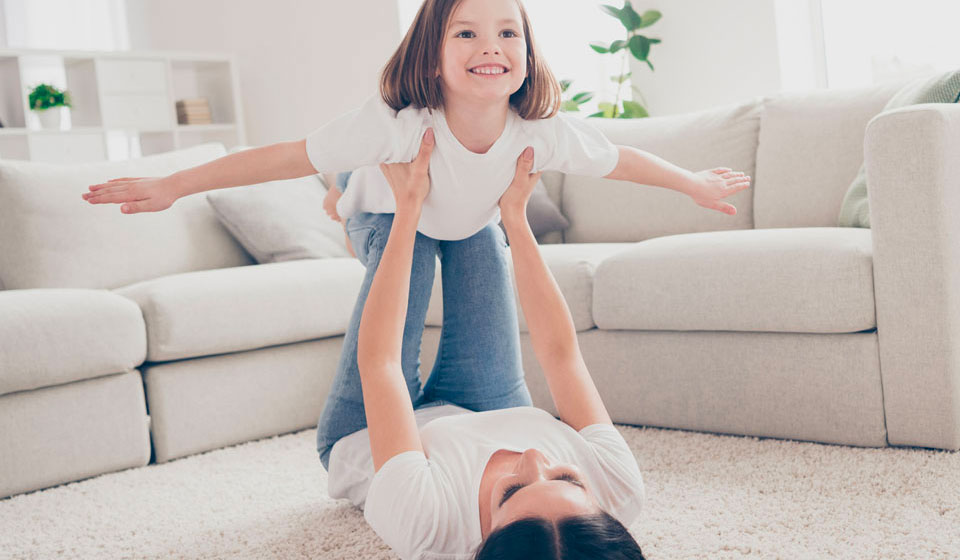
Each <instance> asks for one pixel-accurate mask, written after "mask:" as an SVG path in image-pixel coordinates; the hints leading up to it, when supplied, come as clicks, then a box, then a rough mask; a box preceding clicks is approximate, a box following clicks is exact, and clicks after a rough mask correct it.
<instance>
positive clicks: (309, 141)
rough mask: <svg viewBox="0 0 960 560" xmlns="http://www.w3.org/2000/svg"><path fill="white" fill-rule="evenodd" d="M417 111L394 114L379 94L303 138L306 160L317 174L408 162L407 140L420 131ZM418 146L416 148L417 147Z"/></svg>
mask: <svg viewBox="0 0 960 560" xmlns="http://www.w3.org/2000/svg"><path fill="white" fill-rule="evenodd" d="M420 121H422V117H421V115H420V112H419V111H418V110H416V109H413V108H411V107H408V108H405V109H403V110H401V111H399V112H398V111H394V110H393V108H391V107H390V106H389V105H387V104H386V103H385V102H384V101H383V98H382V97H380V95H373V96H371V97H370V98H368V99H367V100H366V101H365V102H364V103H363V105H361V106H360V107H359V108H357V109H354V110H353V111H350V112H349V113H346V114H344V115H341V116H340V117H337V118H336V119H334V120H332V121H330V122H328V123H327V124H325V125H323V126H321V127H320V128H318V129H316V130H314V131H313V132H311V133H310V134H308V135H307V137H306V145H307V158H308V159H309V160H310V163H311V164H312V165H313V167H314V168H315V169H316V170H317V172H318V173H339V172H342V171H353V170H354V169H357V168H358V167H363V166H366V165H378V164H380V163H395V162H398V161H408V159H409V158H408V159H403V156H404V155H406V154H407V153H408V152H409V151H410V139H411V138H413V137H416V138H419V137H418V136H416V134H415V133H416V131H417V130H419V129H420V128H421V124H422V123H421V122H420ZM418 147H419V146H418Z"/></svg>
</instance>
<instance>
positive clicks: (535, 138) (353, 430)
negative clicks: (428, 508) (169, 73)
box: [84, 0, 749, 542]
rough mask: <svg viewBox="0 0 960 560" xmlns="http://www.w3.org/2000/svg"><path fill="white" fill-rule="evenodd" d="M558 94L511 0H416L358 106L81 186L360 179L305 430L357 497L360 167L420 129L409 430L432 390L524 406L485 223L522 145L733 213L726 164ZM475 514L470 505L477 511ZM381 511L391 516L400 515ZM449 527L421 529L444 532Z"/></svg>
mask: <svg viewBox="0 0 960 560" xmlns="http://www.w3.org/2000/svg"><path fill="white" fill-rule="evenodd" d="M559 103H560V88H559V85H558V84H557V82H556V80H555V79H554V77H553V75H552V74H551V73H550V71H549V69H548V68H547V66H546V64H545V63H544V62H543V60H542V57H541V55H540V53H539V52H538V51H537V49H536V45H535V43H534V40H533V37H532V35H531V32H530V26H529V23H528V20H527V17H526V13H525V12H524V10H523V6H522V5H521V4H520V2H519V1H518V0H425V2H424V4H423V5H422V6H421V8H420V11H419V12H418V14H417V16H416V18H415V21H414V23H413V25H412V26H411V28H410V30H409V31H408V33H407V35H406V37H405V38H404V40H403V42H402V43H401V45H400V47H399V48H398V50H397V52H396V53H395V54H394V56H393V57H392V58H391V60H390V61H389V62H388V63H387V65H386V67H385V68H384V71H383V74H382V76H381V94H380V95H379V96H374V97H372V98H370V99H369V100H368V101H367V102H366V103H365V104H364V105H363V106H362V107H361V108H360V109H359V110H356V111H353V112H351V113H348V114H347V115H345V116H343V117H340V118H339V119H336V120H334V121H332V122H331V123H328V124H327V125H325V126H323V127H321V128H320V129H317V130H316V131H314V132H312V133H311V134H310V135H308V136H307V138H306V139H303V140H300V141H294V142H286V143H280V144H274V145H270V146H265V147H262V148H257V149H252V150H246V151H243V152H239V153H236V154H231V155H228V156H225V157H223V158H220V159H217V160H214V161H212V162H209V163H207V164H204V165H200V166H197V167H194V168H191V169H187V170H184V171H181V172H179V173H175V174H173V175H170V176H168V177H161V178H146V179H145V178H123V179H115V180H112V181H109V182H107V183H104V184H101V185H94V186H91V187H90V190H91V192H90V193H85V194H84V198H85V199H87V200H88V201H89V202H91V203H94V204H97V203H122V205H123V206H122V207H121V210H122V211H123V212H126V213H136V212H151V211H159V210H163V209H166V208H168V207H170V205H172V204H173V203H174V201H176V199H177V198H179V197H182V196H187V195H190V194H194V193H198V192H202V191H205V190H210V189H215V188H224V187H232V186H239V185H248V184H255V183H262V182H266V181H271V180H278V179H287V178H294V177H301V176H304V175H310V174H315V173H319V172H325V173H335V172H340V171H350V170H354V169H358V168H366V169H367V176H366V178H365V180H364V181H362V182H360V183H358V184H357V185H356V186H357V187H360V188H350V189H347V191H346V192H345V193H344V194H343V196H342V198H340V200H339V201H337V211H338V212H339V214H340V216H342V217H343V218H344V219H345V226H346V229H347V233H348V235H349V238H350V241H351V244H352V246H353V249H354V250H355V251H356V253H357V256H358V257H360V259H361V261H362V262H364V264H365V265H366V266H367V275H366V277H365V279H364V282H363V285H362V286H361V291H360V295H359V297H358V300H357V303H356V306H355V308H354V314H353V317H352V318H351V321H350V324H349V326H348V328H347V332H346V335H345V338H344V347H343V352H342V354H341V357H340V363H339V364H338V370H337V374H336V377H335V379H334V382H333V385H332V387H331V390H330V394H329V395H328V398H327V402H326V406H325V407H324V411H323V414H322V417H321V419H320V422H319V425H318V432H317V439H318V441H317V446H318V451H319V452H320V457H321V461H322V462H323V465H324V467H326V468H327V469H328V471H329V473H330V476H329V484H330V493H331V495H332V496H335V497H350V498H351V499H354V501H355V502H362V500H363V497H364V496H365V495H366V486H365V485H369V477H366V478H365V473H364V472H363V471H362V470H361V471H357V470H356V469H355V468H354V466H355V465H356V464H357V462H356V461H355V459H356V460H359V459H357V456H356V452H357V451H356V450H357V449H360V450H363V449H364V447H365V443H364V445H356V440H357V439H361V440H362V437H365V436H366V432H362V430H363V428H365V427H366V426H367V419H366V416H367V415H368V414H370V413H371V410H370V407H369V404H370V402H371V400H370V399H369V398H367V399H365V398H364V397H367V395H366V394H365V392H364V391H362V390H361V381H360V374H359V365H358V353H357V344H358V338H359V337H358V333H359V326H360V320H361V317H362V313H363V310H364V307H365V301H366V298H367V294H368V292H369V291H370V286H371V284H372V282H373V279H374V276H375V273H376V270H377V267H378V265H379V261H380V254H381V253H382V252H383V250H384V247H385V246H386V243H387V240H388V238H389V237H390V235H391V228H392V224H393V220H394V213H395V212H396V210H397V205H396V201H395V199H394V197H393V193H392V191H391V189H390V185H389V183H388V182H387V180H386V178H385V177H384V175H383V170H382V169H379V168H376V167H373V168H371V167H370V166H376V165H378V164H381V163H398V162H408V161H410V160H412V159H413V157H414V156H415V155H416V154H417V149H418V146H419V143H420V141H421V139H422V138H423V137H424V135H425V133H428V132H429V137H430V138H431V139H433V138H435V149H433V150H432V152H431V156H430V158H431V161H430V166H429V173H430V183H431V185H432V186H431V188H430V190H429V193H428V194H427V195H426V198H425V199H424V200H423V203H422V206H421V211H420V212H419V214H418V216H419V217H418V221H417V224H416V226H417V227H416V229H417V233H416V235H415V236H414V238H413V239H414V251H413V257H412V264H411V266H412V270H411V275H412V276H411V278H412V281H411V282H410V285H409V292H408V294H407V295H408V297H407V300H406V302H407V306H406V319H405V323H404V329H403V339H402V346H401V352H400V355H399V357H398V360H399V366H400V368H401V370H402V371H403V374H404V384H405V386H406V389H407V393H408V398H409V400H410V402H411V404H412V407H413V408H414V409H415V410H416V411H417V422H418V424H420V425H422V426H424V427H425V429H426V428H427V427H426V422H427V421H428V420H430V419H432V418H435V417H436V416H442V415H444V413H445V412H448V411H449V410H448V409H447V408H445V407H444V406H443V405H444V404H445V403H448V402H451V403H456V404H457V405H460V406H461V407H463V408H465V409H469V410H472V411H486V410H498V409H503V408H509V407H517V406H526V405H530V404H531V401H530V396H529V392H528V391H527V388H526V384H525V383H524V378H523V371H522V367H521V360H520V349H519V335H518V328H517V317H516V308H515V302H514V295H513V286H512V283H511V280H510V275H509V266H508V262H507V259H508V258H509V257H508V256H507V252H506V250H505V249H506V240H505V239H504V236H503V234H502V232H501V230H500V228H499V227H497V226H496V225H495V224H496V222H497V218H498V215H499V214H500V206H499V205H498V201H499V200H500V198H501V196H502V195H503V193H504V191H505V190H506V189H507V187H508V186H509V184H510V181H511V178H512V177H513V176H514V170H515V166H514V163H515V161H516V158H517V157H518V155H519V154H520V152H521V151H522V150H523V149H524V148H525V147H526V146H532V147H533V148H534V159H533V161H532V163H531V169H532V170H535V171H541V170H544V169H557V170H560V171H563V172H567V173H574V174H579V175H592V176H602V177H607V178H610V179H618V180H629V181H634V182H637V183H641V184H645V185H655V186H662V187H666V188H672V189H675V190H678V191H679V192H683V193H685V194H687V195H689V196H690V197H691V198H692V199H693V200H694V201H695V202H696V203H697V204H699V205H701V206H704V207H707V208H712V209H715V210H719V211H722V212H725V213H728V214H734V213H736V209H735V208H734V207H733V206H731V205H730V204H727V203H725V202H722V201H721V199H722V198H724V197H726V196H729V195H731V194H734V193H736V192H738V191H740V190H742V189H744V188H747V187H748V186H749V177H745V176H744V174H743V173H738V172H733V171H731V170H730V169H727V168H718V169H712V170H707V171H702V172H699V173H692V172H690V171H687V170H684V169H682V168H679V167H677V166H674V165H672V164H670V163H668V162H665V161H663V160H662V159H660V158H657V157H656V156H653V155H651V154H648V153H645V152H642V151H640V150H637V149H635V148H631V147H626V146H615V145H613V144H611V143H610V142H609V141H608V140H607V139H606V138H605V137H604V136H603V135H602V134H601V133H600V132H599V131H597V130H596V129H594V128H593V127H592V126H591V125H589V124H588V123H586V122H584V121H581V120H578V119H574V118H570V117H568V116H566V115H564V114H562V113H561V114H558V113H557V109H558V107H559ZM373 170H378V171H380V172H379V173H374V172H373ZM438 253H439V255H440V262H441V274H442V283H443V304H444V305H443V312H444V314H443V328H442V331H441V342H440V348H439V350H438V354H437V361H436V364H435V366H434V369H433V371H432V372H431V375H430V377H429V379H428V381H427V384H426V385H425V386H424V387H421V386H420V376H419V349H420V338H421V335H422V331H423V325H424V318H425V315H426V309H427V304H428V302H429V296H430V291H431V284H432V281H433V276H434V266H435V264H434V263H435V260H436V256H437V254H438ZM365 400H366V403H367V405H368V406H366V407H365V406H364V401H365ZM441 409H443V410H441ZM544 414H545V413H544ZM433 425H434V423H431V426H433ZM471 434H472V435H474V436H475V437H480V436H481V435H482V434H480V433H476V434H474V433H473V432H472V433H471ZM544 437H546V436H544ZM351 438H352V439H351ZM350 442H353V444H351V443H350ZM334 444H337V445H334ZM366 447H367V452H368V453H369V446H366ZM499 457H500V455H498V454H494V455H493V456H492V458H491V460H492V462H491V463H490V464H492V465H495V466H494V467H491V468H496V465H500V466H501V468H502V466H503V464H504V461H507V459H509V455H507V456H506V457H507V458H505V459H502V460H500V459H499ZM498 461H499V462H498ZM544 461H546V459H544ZM486 480H488V479H486V478H485V479H484V481H486ZM463 482H464V481H462V480H461V481H460V483H463ZM469 482H470V483H477V484H478V486H475V487H474V490H476V489H477V488H479V489H480V490H481V491H483V490H484V489H485V488H484V487H481V486H479V479H478V478H474V479H471V480H470V481H469ZM484 484H486V482H484ZM486 489H488V488H486ZM458 490H460V491H461V492H460V494H461V495H463V496H464V497H465V498H466V499H471V496H472V499H476V498H477V493H476V492H475V491H474V492H472V494H471V491H470V488H469V487H468V486H465V485H461V486H459V487H458ZM471 503H472V504H474V505H475V504H476V503H477V502H471ZM471 503H463V504H461V507H462V508H463V509H462V510H460V511H457V510H453V509H450V510H447V511H445V512H437V513H438V514H440V515H441V517H442V518H443V519H442V521H443V522H445V523H446V522H450V521H451V520H449V519H447V516H458V515H461V514H462V516H461V517H460V521H462V523H463V524H464V525H463V526H462V527H461V528H463V529H465V530H466V532H465V533H460V534H459V536H460V537H463V539H465V540H466V541H469V542H474V540H476V542H479V541H478V540H477V539H479V536H480V534H481V528H484V529H486V528H488V526H489V525H488V524H481V523H480V522H479V520H477V519H474V518H473V516H475V515H476V512H477V511H478V509H477V508H472V509H471V508H470V505H471ZM368 511H369V509H368ZM471 511H472V512H474V513H472V514H471V513H470V512H471ZM479 513H480V517H483V515H484V513H483V510H482V509H480V510H479ZM464 516H465V517H464ZM368 518H369V514H368ZM394 522H395V523H397V524H398V526H400V525H403V524H404V523H405V520H404V519H395V520H394ZM444 530H447V529H444ZM450 530H451V531H452V529H450ZM455 533H456V532H455V531H454V533H449V534H448V533H445V534H444V535H438V534H436V533H432V534H433V537H434V538H435V539H441V540H443V539H446V538H452V539H454V540H456V538H457V536H458V535H457V534H455ZM424 538H425V537H424ZM388 542H389V541H388Z"/></svg>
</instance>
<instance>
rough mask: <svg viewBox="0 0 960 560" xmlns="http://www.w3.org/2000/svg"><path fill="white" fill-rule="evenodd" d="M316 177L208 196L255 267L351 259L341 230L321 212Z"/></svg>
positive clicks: (321, 192)
mask: <svg viewBox="0 0 960 560" xmlns="http://www.w3.org/2000/svg"><path fill="white" fill-rule="evenodd" d="M326 194H327V189H326V187H325V186H324V184H323V182H322V181H321V180H320V179H319V178H318V177H317V176H316V175H307V176H305V177H298V178H296V179H287V180H285V181H270V182H267V183H261V184H259V185H248V186H245V187H235V188H231V189H218V190H215V191H211V192H209V193H207V200H208V201H209V202H210V206H212V207H213V210H214V212H216V214H217V217H218V218H220V221H221V222H222V223H223V225H224V226H226V228H227V229H228V230H230V233H232V234H233V236H234V237H235V238H236V239H237V241H238V242H240V244H241V245H243V248H244V249H246V250H247V252H249V253H250V254H251V255H253V258H255V259H256V260H257V262H258V263H261V264H265V263H275V262H285V261H292V260H298V259H320V258H325V257H349V256H350V253H349V252H348V251H347V245H346V238H345V236H344V233H343V227H342V226H341V225H340V224H339V223H337V222H335V221H333V220H332V219H330V217H329V216H327V214H326V213H325V212H324V211H323V197H324V196H325V195H326Z"/></svg>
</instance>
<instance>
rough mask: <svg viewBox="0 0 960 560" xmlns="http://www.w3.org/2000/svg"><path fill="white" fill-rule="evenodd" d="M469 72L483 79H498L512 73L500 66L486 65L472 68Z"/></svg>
mask: <svg viewBox="0 0 960 560" xmlns="http://www.w3.org/2000/svg"><path fill="white" fill-rule="evenodd" d="M468 72H470V73H471V74H473V75H475V76H480V77H482V78H496V77H499V76H502V75H504V74H506V73H508V72H510V70H508V69H507V68H506V67H505V66H501V65H499V64H484V65H481V66H477V67H474V68H471V69H470V70H468Z"/></svg>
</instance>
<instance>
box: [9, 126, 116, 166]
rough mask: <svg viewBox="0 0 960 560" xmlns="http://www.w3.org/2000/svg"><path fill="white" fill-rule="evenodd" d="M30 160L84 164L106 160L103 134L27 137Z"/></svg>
mask: <svg viewBox="0 0 960 560" xmlns="http://www.w3.org/2000/svg"><path fill="white" fill-rule="evenodd" d="M27 143H28V145H29V147H30V159H32V160H33V161H46V162H52V163H83V162H89V161H102V160H104V159H106V156H107V153H106V145H105V143H104V137H103V133H102V132H76V133H73V134H36V133H30V134H28V135H27Z"/></svg>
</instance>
